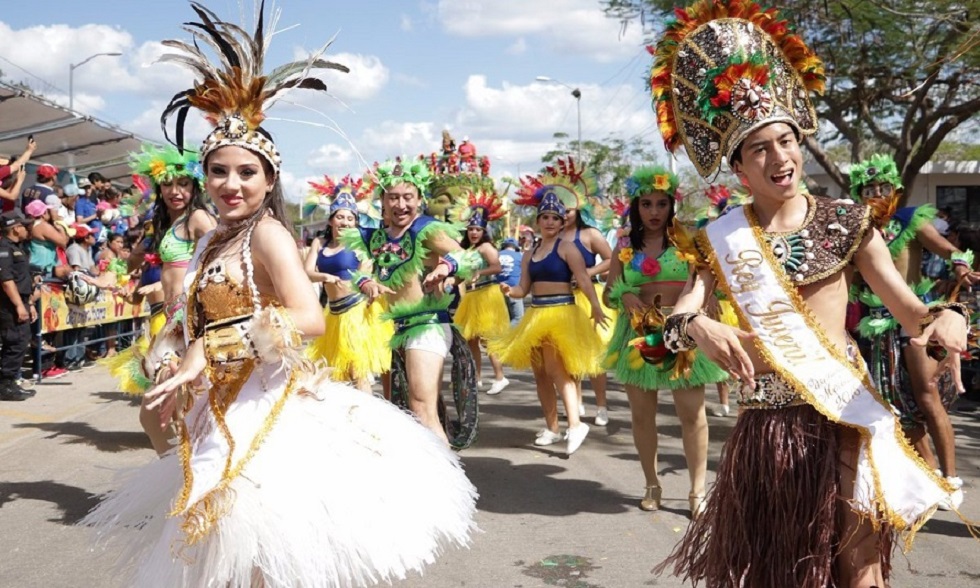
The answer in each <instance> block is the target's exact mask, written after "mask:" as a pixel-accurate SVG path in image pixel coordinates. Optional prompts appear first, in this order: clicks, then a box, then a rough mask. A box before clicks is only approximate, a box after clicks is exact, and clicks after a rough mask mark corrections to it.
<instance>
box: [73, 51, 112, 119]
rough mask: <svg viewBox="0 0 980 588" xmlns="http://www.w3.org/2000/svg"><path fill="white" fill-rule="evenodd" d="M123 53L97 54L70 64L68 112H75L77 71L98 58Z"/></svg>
mask: <svg viewBox="0 0 980 588" xmlns="http://www.w3.org/2000/svg"><path fill="white" fill-rule="evenodd" d="M120 55H122V53H119V52H116V51H113V52H111V53H96V54H95V55H89V56H88V57H86V58H85V59H83V60H82V61H81V62H79V63H69V64H68V110H75V70H76V69H78V68H79V67H82V66H83V65H85V64H86V63H88V62H89V61H92V60H93V59H95V58H96V57H102V56H106V57H119V56H120Z"/></svg>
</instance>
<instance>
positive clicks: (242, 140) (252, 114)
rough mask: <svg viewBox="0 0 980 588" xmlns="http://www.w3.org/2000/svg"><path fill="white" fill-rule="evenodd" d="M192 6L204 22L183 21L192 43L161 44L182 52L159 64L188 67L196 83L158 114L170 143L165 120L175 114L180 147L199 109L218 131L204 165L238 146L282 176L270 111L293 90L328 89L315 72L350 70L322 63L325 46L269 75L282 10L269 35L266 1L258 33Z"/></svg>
mask: <svg viewBox="0 0 980 588" xmlns="http://www.w3.org/2000/svg"><path fill="white" fill-rule="evenodd" d="M191 8H193V9H194V12H196V13H197V16H198V17H199V18H200V20H201V22H188V23H184V26H183V27H181V28H182V29H183V30H184V31H187V32H188V33H190V34H191V35H192V36H193V38H194V39H193V42H192V43H187V42H185V41H178V40H166V41H163V45H164V46H166V47H170V48H173V49H177V50H179V51H181V53H167V54H165V55H162V56H161V57H160V61H166V62H171V63H176V64H178V65H181V66H183V67H185V68H187V69H190V70H191V71H193V72H194V74H195V76H196V78H197V79H196V81H195V83H194V87H193V88H190V89H187V90H184V91H182V92H179V93H178V94H177V95H175V96H174V97H173V98H172V99H171V100H170V103H169V104H168V105H167V107H166V109H164V111H163V114H162V115H161V116H160V124H161V126H162V127H163V131H164V135H165V136H166V137H167V139H168V140H170V136H169V135H168V134H167V121H168V120H169V119H170V117H171V116H174V115H176V117H177V121H176V131H175V138H174V140H173V143H174V144H175V145H176V146H177V148H178V149H182V148H183V144H184V122H185V120H186V118H187V113H188V111H189V110H190V109H191V108H197V109H198V110H200V111H201V112H203V113H204V115H205V117H206V118H207V119H208V121H210V122H211V124H213V125H214V127H215V128H214V130H213V131H211V133H210V134H209V135H208V136H207V138H206V139H205V140H204V143H203V145H202V146H201V161H204V160H206V159H207V156H208V154H209V153H210V152H212V151H214V150H215V149H218V148H219V147H224V146H228V145H235V146H238V147H242V148H244V149H248V150H250V151H253V152H255V153H257V154H259V155H260V156H261V157H264V158H265V159H267V160H268V161H269V163H270V164H272V167H273V169H274V170H275V172H276V173H277V174H278V173H279V167H280V164H281V162H282V160H281V157H280V155H279V151H278V150H277V149H276V146H275V144H274V143H273V142H272V139H271V138H270V137H269V135H268V133H267V132H266V131H265V130H264V129H263V128H262V127H261V124H262V121H263V120H265V112H266V110H268V108H269V107H270V106H271V105H272V104H273V103H274V102H275V101H276V100H278V99H280V98H282V97H283V95H285V94H286V92H288V91H289V90H291V89H294V88H304V89H310V90H319V91H324V92H325V91H326V90H327V85H326V84H325V83H324V82H323V81H322V80H320V79H318V78H315V77H311V76H310V72H312V71H313V70H321V69H333V70H337V71H342V72H345V73H346V72H348V71H349V70H348V68H347V67H345V66H343V65H340V64H338V63H334V62H332V61H326V60H324V59H321V56H322V55H323V53H324V51H325V50H326V49H327V47H329V46H330V43H327V44H326V45H324V46H323V47H322V48H320V50H319V51H317V52H315V53H313V54H312V55H310V56H309V57H308V58H307V59H306V60H301V61H293V62H290V63H287V64H284V65H281V66H279V67H277V68H275V69H274V70H272V71H271V72H269V73H268V74H266V73H265V71H264V68H265V54H266V51H267V49H268V46H269V40H270V39H271V38H272V36H273V34H274V32H273V29H274V28H275V23H276V21H277V20H278V16H279V12H278V11H276V12H275V13H274V14H273V17H272V19H271V23H270V25H271V26H270V32H269V33H268V34H267V33H266V31H265V30H264V28H265V24H264V13H265V0H261V2H260V4H259V6H258V16H257V22H256V26H255V32H254V33H252V34H251V35H250V34H249V33H248V32H246V31H245V29H243V28H242V27H240V26H238V25H235V24H231V23H228V22H224V21H222V20H220V19H219V18H218V17H217V15H215V13H213V12H211V11H210V10H208V9H207V8H205V7H204V6H203V5H201V4H199V3H197V2H191ZM199 43H200V45H199ZM201 45H205V46H207V47H211V48H212V49H213V50H214V51H215V53H216V54H217V59H216V60H215V61H213V62H212V60H210V59H209V58H208V56H207V55H206V54H205V53H204V51H202V49H201Z"/></svg>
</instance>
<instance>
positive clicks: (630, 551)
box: [0, 367, 980, 588]
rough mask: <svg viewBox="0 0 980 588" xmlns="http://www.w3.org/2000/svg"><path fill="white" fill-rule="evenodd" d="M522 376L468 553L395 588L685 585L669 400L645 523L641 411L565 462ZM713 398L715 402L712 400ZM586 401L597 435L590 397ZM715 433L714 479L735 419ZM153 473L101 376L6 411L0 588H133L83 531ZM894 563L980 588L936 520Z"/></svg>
mask: <svg viewBox="0 0 980 588" xmlns="http://www.w3.org/2000/svg"><path fill="white" fill-rule="evenodd" d="M509 377H510V379H511V382H512V384H511V386H510V388H508V389H507V390H505V391H504V392H503V393H502V394H500V395H499V396H487V395H482V396H481V401H482V404H481V423H480V437H479V440H478V442H477V443H476V445H475V446H473V447H472V448H470V449H468V450H466V451H464V452H463V453H462V458H463V461H464V462H465V465H466V470H467V473H468V474H469V476H470V478H471V479H472V480H473V482H474V483H475V484H476V486H477V488H478V489H479V491H480V502H479V510H480V512H479V514H478V517H477V520H478V523H479V525H480V528H481V532H480V533H479V534H477V535H475V536H474V538H473V542H472V545H471V546H470V548H469V549H464V550H454V551H450V552H448V553H446V554H444V555H443V556H442V557H441V558H440V559H439V560H438V561H437V562H436V563H435V564H434V565H432V566H430V567H429V568H428V569H427V570H426V571H425V575H424V576H421V577H418V576H415V577H411V578H408V579H406V580H405V581H403V582H397V583H396V584H395V585H396V586H398V587H401V588H423V587H424V588H441V587H457V586H466V587H480V588H483V587H486V588H505V587H512V588H534V587H539V586H540V587H543V586H558V587H564V588H600V587H601V588H621V587H643V586H680V585H681V584H680V582H679V581H678V580H677V579H676V578H672V577H669V576H661V577H658V576H655V575H653V574H652V572H651V570H652V568H653V567H654V566H655V565H656V564H657V563H658V562H660V561H661V560H662V559H663V558H664V557H665V556H666V555H667V554H668V553H669V551H670V549H671V547H672V546H673V545H674V544H675V542H676V541H677V539H678V538H679V536H680V534H681V533H682V531H683V529H684V528H685V526H686V525H687V522H688V519H687V514H688V513H687V508H688V507H687V492H688V487H687V471H686V469H685V463H684V458H683V455H682V453H681V449H680V428H679V425H678V421H677V419H676V417H675V415H674V407H673V404H672V400H671V397H670V395H669V394H667V393H661V394H660V400H661V411H660V414H661V418H660V433H661V448H660V472H661V483H662V485H663V486H664V502H663V509H662V510H661V511H659V512H656V513H646V512H643V511H640V510H639V509H638V508H637V503H638V501H639V499H640V497H641V496H642V493H643V486H644V482H643V477H642V473H641V471H640V466H639V461H638V460H637V457H636V452H635V450H634V448H633V442H632V437H631V433H630V420H629V408H628V405H627V404H626V397H625V394H623V393H622V391H621V390H620V389H619V388H618V387H617V386H616V385H615V384H613V385H612V390H610V394H609V396H610V409H611V410H610V423H609V425H608V426H607V427H603V428H599V427H595V426H593V428H592V431H591V433H590V435H589V437H588V439H586V441H585V444H584V445H583V446H582V448H581V449H580V450H579V451H578V452H577V453H576V454H575V455H574V456H572V457H571V458H566V457H565V455H564V445H563V444H558V445H553V446H551V447H535V446H534V445H533V444H532V441H533V440H534V433H535V431H537V430H538V429H540V428H541V426H542V424H541V419H540V413H539V409H538V408H537V400H536V397H535V394H534V391H533V381H532V379H531V376H530V374H526V373H525V374H521V373H518V374H510V376H509ZM708 398H709V401H715V400H716V397H715V393H714V391H713V390H709V393H708ZM586 401H587V403H588V405H589V408H588V415H587V417H586V419H585V420H586V422H588V423H591V422H592V419H593V417H594V415H595V408H594V403H593V401H592V397H591V394H590V393H589V392H588V391H586ZM709 406H710V404H709ZM708 420H709V426H710V432H711V446H710V455H709V463H708V468H709V470H712V471H713V470H714V469H715V468H716V467H717V461H718V455H719V451H720V449H721V445H722V443H723V441H724V439H725V438H726V437H727V435H728V433H729V431H730V429H731V426H732V424H733V422H734V418H733V417H730V418H718V417H713V416H709V417H708ZM953 424H954V427H955V429H956V442H957V451H958V456H957V461H958V464H959V472H960V476H961V477H962V478H963V479H964V481H965V484H966V486H965V487H966V492H967V494H966V502H965V504H964V507H963V509H962V511H963V513H964V514H965V515H966V516H968V517H969V518H971V519H972V520H975V521H980V490H977V488H980V485H978V482H980V405H978V404H976V403H971V402H969V401H965V400H964V401H960V403H959V405H958V406H957V407H956V410H955V411H954V414H953ZM153 459H154V454H153V452H152V451H151V450H150V449H149V444H148V443H147V442H146V439H145V438H144V436H143V433H142V432H141V430H140V427H139V423H138V421H137V403H136V401H135V400H133V399H130V398H127V397H125V396H123V395H122V394H119V393H117V392H114V391H113V384H112V381H111V380H110V378H109V377H108V375H107V374H106V372H105V371H104V370H103V369H102V368H100V367H93V368H90V369H88V370H85V371H82V372H75V373H71V374H69V375H68V376H66V377H64V378H61V379H58V380H52V381H45V382H44V383H43V384H41V385H40V386H38V387H37V396H36V397H35V398H33V399H30V400H27V401H25V402H18V403H14V402H3V403H0V587H3V588H10V587H35V586H36V587H46V588H58V587H71V588H79V587H103V586H105V587H113V588H114V587H117V586H121V584H120V583H119V580H118V579H117V578H116V577H115V576H114V575H113V574H112V572H111V571H110V570H109V569H108V568H107V567H106V559H105V558H102V557H97V550H96V548H95V546H94V545H93V543H92V537H91V534H90V532H89V531H88V530H87V529H84V528H79V527H77V526H76V525H75V524H76V523H77V521H78V520H79V519H81V517H83V516H84V515H85V514H86V513H87V512H88V511H89V509H91V508H92V507H93V506H94V505H95V504H96V503H97V502H98V496H99V495H100V494H102V493H104V492H106V491H107V490H109V489H110V488H111V487H112V479H113V476H114V473H115V472H116V471H117V470H119V469H123V468H129V467H134V466H139V465H141V464H144V463H146V462H148V461H150V460H153ZM710 476H711V474H710V472H709V480H710ZM397 491H398V490H397V488H392V492H397ZM405 508H406V509H409V508H412V505H411V504H406V505H405ZM893 561H894V567H895V571H894V575H893V580H892V586H894V587H923V586H942V587H944V588H957V587H963V588H966V587H970V588H973V587H975V586H978V585H980V541H978V540H976V539H974V538H972V537H971V536H970V534H969V532H968V529H967V528H966V527H965V526H964V525H963V523H961V522H960V521H959V519H958V518H957V517H956V515H954V514H953V513H948V512H940V513H938V514H937V515H936V516H935V517H934V518H933V519H932V520H931V521H930V522H929V523H928V524H927V525H926V527H925V528H924V529H923V530H922V531H921V532H920V533H919V535H918V536H917V538H916V541H915V545H914V548H913V550H912V552H911V553H910V554H909V555H908V556H903V555H902V554H901V553H897V554H896V556H895V558H894V560H893Z"/></svg>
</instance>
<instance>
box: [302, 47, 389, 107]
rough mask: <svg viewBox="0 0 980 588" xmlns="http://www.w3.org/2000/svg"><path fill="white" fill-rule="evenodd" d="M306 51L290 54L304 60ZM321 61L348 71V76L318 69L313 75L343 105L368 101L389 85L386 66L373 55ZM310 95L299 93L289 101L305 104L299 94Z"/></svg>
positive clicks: (335, 56) (330, 56) (330, 57)
mask: <svg viewBox="0 0 980 588" xmlns="http://www.w3.org/2000/svg"><path fill="white" fill-rule="evenodd" d="M308 56H309V51H306V50H304V49H302V48H296V50H295V51H294V52H293V59H306V57H308ZM323 58H324V59H326V60H328V61H334V62H336V63H339V64H341V65H346V66H347V67H349V68H350V72H349V73H343V72H339V71H335V70H320V71H318V72H314V75H316V77H318V78H320V79H322V80H323V81H324V82H326V83H327V90H329V92H330V94H331V95H333V96H334V97H335V98H337V99H338V100H341V101H342V102H345V103H346V102H357V101H363V100H369V99H371V98H373V97H374V96H376V95H377V94H378V92H380V91H381V89H382V88H384V87H385V85H386V84H387V83H388V79H389V78H390V77H391V73H390V72H389V70H388V68H387V66H385V64H384V63H382V62H381V59H379V58H378V57H377V56H375V55H362V54H360V53H331V54H327V55H324V57H323ZM311 94H313V93H312V92H305V91H298V92H296V93H295V94H293V95H291V96H290V99H291V100H297V101H301V102H304V103H305V102H306V100H302V99H299V98H298V97H299V96H301V95H311Z"/></svg>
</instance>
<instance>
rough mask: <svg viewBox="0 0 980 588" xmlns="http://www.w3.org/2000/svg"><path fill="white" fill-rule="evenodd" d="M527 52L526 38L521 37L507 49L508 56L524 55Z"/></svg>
mask: <svg viewBox="0 0 980 588" xmlns="http://www.w3.org/2000/svg"><path fill="white" fill-rule="evenodd" d="M526 51H527V41H525V40H524V37H520V38H519V39H517V40H516V41H514V43H513V44H512V45H511V46H510V47H508V48H507V49H506V52H507V54H508V55H522V54H524V53H525V52H526Z"/></svg>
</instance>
